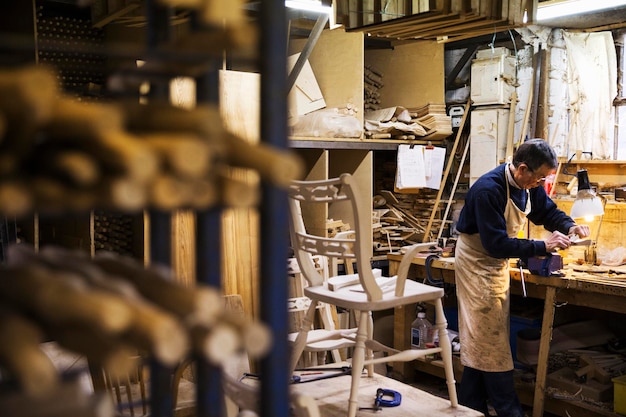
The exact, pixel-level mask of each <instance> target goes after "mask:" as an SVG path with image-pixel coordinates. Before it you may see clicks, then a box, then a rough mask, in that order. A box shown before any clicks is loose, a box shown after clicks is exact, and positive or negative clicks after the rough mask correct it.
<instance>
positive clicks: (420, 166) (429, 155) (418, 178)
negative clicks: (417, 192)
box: [396, 145, 446, 191]
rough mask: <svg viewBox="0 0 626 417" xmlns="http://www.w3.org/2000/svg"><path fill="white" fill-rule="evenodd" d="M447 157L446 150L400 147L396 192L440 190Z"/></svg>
mask: <svg viewBox="0 0 626 417" xmlns="http://www.w3.org/2000/svg"><path fill="white" fill-rule="evenodd" d="M445 157H446V150H445V148H439V147H429V148H428V149H427V147H425V146H423V145H399V146H398V161H397V162H398V168H397V171H396V190H399V191H402V190H405V191H406V190H408V189H417V188H425V187H427V188H433V189H435V190H438V189H439V187H440V186H441V175H442V173H443V165H444V160H445Z"/></svg>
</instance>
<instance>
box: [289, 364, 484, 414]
mask: <svg viewBox="0 0 626 417" xmlns="http://www.w3.org/2000/svg"><path fill="white" fill-rule="evenodd" d="M365 375H366V374H365V373H364V374H363V377H362V378H361V386H360V389H359V407H372V406H373V404H374V399H375V397H376V390H377V389H378V388H385V389H391V390H395V391H398V392H399V393H400V394H401V395H402V401H401V403H400V405H399V406H397V407H385V408H383V410H382V411H379V412H376V411H373V410H359V411H358V412H357V417H367V416H374V415H380V416H384V417H406V416H412V417H420V416H421V417H439V416H456V417H478V416H483V414H482V413H480V412H478V411H475V410H472V409H470V408H467V407H463V406H458V407H457V408H452V407H450V401H448V400H447V399H444V398H441V397H437V396H435V395H432V394H429V393H427V392H425V391H422V390H419V389H417V388H415V387H412V386H410V385H407V384H404V383H402V382H400V381H397V380H395V379H391V378H387V377H384V376H382V375H379V374H374V376H373V377H372V378H368V377H367V376H365ZM291 387H292V390H295V391H296V392H299V393H302V394H306V395H308V396H312V397H314V398H315V400H316V402H317V403H318V404H319V407H320V412H321V415H322V416H324V417H344V416H345V415H346V413H347V410H348V396H349V395H350V375H342V376H339V377H336V378H329V379H323V380H320V381H315V382H306V383H300V384H294V385H291Z"/></svg>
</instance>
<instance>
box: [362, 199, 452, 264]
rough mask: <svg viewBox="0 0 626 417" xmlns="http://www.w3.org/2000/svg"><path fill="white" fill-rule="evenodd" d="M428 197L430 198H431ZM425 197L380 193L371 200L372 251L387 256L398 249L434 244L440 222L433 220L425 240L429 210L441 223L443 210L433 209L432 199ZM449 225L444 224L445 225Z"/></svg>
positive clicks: (440, 208) (439, 208)
mask: <svg viewBox="0 0 626 417" xmlns="http://www.w3.org/2000/svg"><path fill="white" fill-rule="evenodd" d="M431 197H432V198H431ZM431 197H429V195H428V194H423V195H422V194H396V193H392V192H391V191H381V193H380V195H377V196H375V197H374V207H375V209H374V213H375V216H374V217H375V222H374V229H373V231H374V238H373V241H374V242H373V245H374V250H375V251H380V252H390V251H395V250H398V249H399V248H400V247H402V246H407V245H412V244H415V243H421V242H430V241H435V240H437V239H436V238H437V233H438V231H439V230H440V229H441V227H442V221H441V220H437V219H435V220H434V222H433V225H432V227H431V230H430V232H429V233H428V236H426V229H427V227H428V220H429V218H430V215H431V213H432V210H436V211H437V214H436V217H437V218H438V219H441V217H442V215H443V208H442V207H441V205H439V206H438V207H434V204H433V201H435V198H434V196H431ZM450 223H451V221H446V222H445V225H446V226H447V225H449V224H450Z"/></svg>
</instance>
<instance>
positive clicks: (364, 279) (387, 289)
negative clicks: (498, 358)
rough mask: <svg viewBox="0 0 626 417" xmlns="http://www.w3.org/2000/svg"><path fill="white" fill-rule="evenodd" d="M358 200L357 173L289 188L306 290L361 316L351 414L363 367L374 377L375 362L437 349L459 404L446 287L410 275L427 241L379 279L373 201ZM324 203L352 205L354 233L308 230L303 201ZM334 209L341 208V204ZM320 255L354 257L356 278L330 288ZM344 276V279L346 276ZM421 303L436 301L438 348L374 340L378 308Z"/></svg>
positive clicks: (310, 205)
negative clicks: (373, 251) (373, 256)
mask: <svg viewBox="0 0 626 417" xmlns="http://www.w3.org/2000/svg"><path fill="white" fill-rule="evenodd" d="M359 201H362V200H360V196H359V190H358V187H357V185H356V183H355V178H354V177H353V176H352V175H350V174H342V175H341V176H339V177H337V178H332V179H328V180H320V181H295V182H293V183H292V185H291V186H290V188H289V211H290V231H291V241H292V245H293V246H294V252H295V257H296V259H297V260H298V264H299V265H300V270H301V271H302V274H303V276H304V278H305V279H306V280H307V282H308V286H307V287H305V288H304V294H305V295H306V296H307V297H309V298H310V299H311V300H313V301H314V302H324V303H329V304H332V305H335V306H337V307H342V308H345V309H348V310H353V311H354V312H355V315H356V317H358V320H357V323H358V330H357V336H356V344H355V346H354V351H353V356H352V378H351V380H352V382H351V388H350V395H349V398H348V413H347V415H348V417H355V415H356V412H357V409H358V403H357V398H358V391H359V382H360V379H361V375H362V372H363V368H364V367H367V374H368V376H370V377H371V376H372V375H373V365H374V364H376V363H388V362H403V361H411V360H415V359H417V358H420V357H424V356H426V355H430V354H435V353H440V354H441V356H442V359H443V363H444V369H445V375H446V382H447V385H448V393H449V397H450V404H451V406H452V407H456V406H457V405H458V402H457V395H456V389H455V381H454V371H453V367H452V348H451V345H450V341H449V338H448V331H447V321H446V318H445V315H444V311H443V304H442V298H443V296H444V291H443V289H442V288H438V287H434V286H430V285H425V284H422V283H418V282H415V281H412V280H407V279H406V276H407V272H408V269H409V266H410V263H411V259H412V258H413V257H414V256H415V254H416V253H417V252H418V251H419V250H422V249H423V248H424V246H425V245H420V244H417V245H413V246H411V247H409V248H407V249H408V250H407V251H406V254H405V256H404V258H403V260H402V261H401V263H400V267H399V270H398V275H397V276H395V277H380V278H376V277H375V276H374V273H373V271H372V266H371V260H370V257H369V252H368V251H367V250H366V248H369V247H371V246H372V242H371V238H370V233H369V230H370V228H371V227H372V225H371V219H370V216H371V210H370V207H368V206H365V207H361V206H359V205H358V202H359ZM320 204H327V205H331V206H335V205H339V204H342V205H346V204H347V205H349V207H348V209H349V212H350V213H351V215H352V219H351V221H353V222H354V227H353V229H354V233H353V234H351V236H353V237H352V238H350V237H347V236H346V235H342V236H340V237H335V238H327V237H323V236H316V235H314V234H312V233H310V232H309V231H307V228H306V226H305V223H304V218H303V206H305V207H306V208H307V209H311V210H319V207H315V206H316V205H320ZM334 208H335V209H336V207H334ZM335 211H337V210H335ZM316 255H323V256H327V257H329V258H343V259H347V260H353V261H354V262H355V265H356V277H357V278H358V281H357V283H356V284H354V285H348V286H345V287H343V288H340V289H335V290H333V289H331V288H330V287H329V284H328V282H325V280H324V277H323V276H322V275H321V274H320V273H319V271H318V270H317V268H316V266H315V263H314V261H313V256H316ZM333 278H334V277H332V276H331V277H330V278H329V280H330V281H332V280H333ZM341 279H343V280H344V281H345V277H344V278H341ZM420 302H428V303H432V304H434V306H435V310H436V313H437V320H436V323H435V325H434V327H435V328H436V330H437V331H438V335H439V341H440V342H439V347H436V348H430V349H413V350H405V351H398V350H395V349H392V348H389V347H386V346H382V345H381V344H380V343H377V342H374V341H373V339H372V335H373V320H372V312H373V311H381V310H387V309H392V308H395V307H401V306H404V305H408V304H415V303H420ZM315 305H316V304H315V303H312V304H311V306H310V307H309V309H308V311H307V313H306V316H305V318H304V320H303V324H302V327H301V329H300V332H299V334H298V337H297V338H296V342H295V346H294V352H293V356H292V364H291V365H292V369H295V367H296V364H297V361H298V359H299V357H300V355H301V353H302V352H303V351H304V348H305V345H306V343H307V334H308V332H309V329H310V327H311V321H312V319H313V316H314V313H315ZM372 348H376V349H377V350H378V349H381V350H384V351H386V352H387V353H389V355H388V356H386V357H380V358H376V359H374V358H373V351H372Z"/></svg>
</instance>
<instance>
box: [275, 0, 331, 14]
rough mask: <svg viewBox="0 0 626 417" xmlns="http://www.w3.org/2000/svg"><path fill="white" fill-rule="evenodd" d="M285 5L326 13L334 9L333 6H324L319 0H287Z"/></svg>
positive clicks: (291, 7)
mask: <svg viewBox="0 0 626 417" xmlns="http://www.w3.org/2000/svg"><path fill="white" fill-rule="evenodd" d="M285 7H289V8H290V9H298V10H306V11H309V12H317V13H326V14H330V13H331V11H332V8H331V7H329V6H324V5H323V4H322V2H321V1H319V0H317V1H316V0H285Z"/></svg>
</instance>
